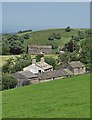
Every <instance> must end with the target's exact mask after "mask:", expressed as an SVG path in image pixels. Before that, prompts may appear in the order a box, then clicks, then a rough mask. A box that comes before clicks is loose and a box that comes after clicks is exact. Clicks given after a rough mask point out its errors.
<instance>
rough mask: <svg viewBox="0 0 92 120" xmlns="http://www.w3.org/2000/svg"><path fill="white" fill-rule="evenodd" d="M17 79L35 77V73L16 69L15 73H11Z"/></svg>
mask: <svg viewBox="0 0 92 120" xmlns="http://www.w3.org/2000/svg"><path fill="white" fill-rule="evenodd" d="M12 75H13V76H14V77H15V78H17V79H29V78H35V77H37V76H36V75H35V74H33V73H32V72H30V71H26V70H25V71H18V72H16V73H13V74H12Z"/></svg>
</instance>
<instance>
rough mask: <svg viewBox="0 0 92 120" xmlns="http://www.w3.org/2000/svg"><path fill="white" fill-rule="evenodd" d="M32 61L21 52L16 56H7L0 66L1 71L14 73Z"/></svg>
mask: <svg viewBox="0 0 92 120" xmlns="http://www.w3.org/2000/svg"><path fill="white" fill-rule="evenodd" d="M31 63H32V59H31V56H30V55H28V54H23V55H21V56H19V57H16V58H9V59H8V60H7V61H6V63H5V64H4V65H3V66H2V72H3V73H14V72H17V71H21V70H23V68H24V67H26V66H28V65H30V64H31Z"/></svg>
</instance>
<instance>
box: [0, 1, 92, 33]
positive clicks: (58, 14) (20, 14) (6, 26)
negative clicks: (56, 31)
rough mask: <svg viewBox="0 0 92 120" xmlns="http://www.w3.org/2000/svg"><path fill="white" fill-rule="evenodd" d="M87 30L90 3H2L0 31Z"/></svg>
mask: <svg viewBox="0 0 92 120" xmlns="http://www.w3.org/2000/svg"><path fill="white" fill-rule="evenodd" d="M67 26H70V27H72V28H89V27H90V3H87V2H65V3H64V2H43V3H42V2H3V3H2V28H3V29H2V30H3V32H4V33H7V32H8V33H9V32H16V31H19V30H25V29H32V30H40V29H48V28H64V27H67Z"/></svg>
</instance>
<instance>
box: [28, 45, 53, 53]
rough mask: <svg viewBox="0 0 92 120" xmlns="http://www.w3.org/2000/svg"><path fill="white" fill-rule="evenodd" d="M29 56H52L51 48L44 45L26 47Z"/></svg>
mask: <svg viewBox="0 0 92 120" xmlns="http://www.w3.org/2000/svg"><path fill="white" fill-rule="evenodd" d="M27 51H28V53H29V54H52V46H45V45H40V46H38V45H35V46H34V45H28V50H27Z"/></svg>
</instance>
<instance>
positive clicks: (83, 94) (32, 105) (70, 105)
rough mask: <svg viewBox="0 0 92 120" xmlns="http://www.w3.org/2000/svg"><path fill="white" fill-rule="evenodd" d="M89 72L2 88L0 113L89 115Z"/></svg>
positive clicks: (41, 115) (56, 115)
mask: <svg viewBox="0 0 92 120" xmlns="http://www.w3.org/2000/svg"><path fill="white" fill-rule="evenodd" d="M89 78H90V76H89V74H85V75H80V76H74V77H71V78H67V79H62V80H56V81H50V82H46V83H40V84H34V85H31V86H26V87H21V88H17V89H12V90H7V91H4V92H3V93H2V94H3V117H5V118H8V117H15V118H22V117H24V118H25V117H33V118H37V117H39V118H87V117H90V115H89V113H90V111H89V110H90V104H89V102H90V81H89Z"/></svg>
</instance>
